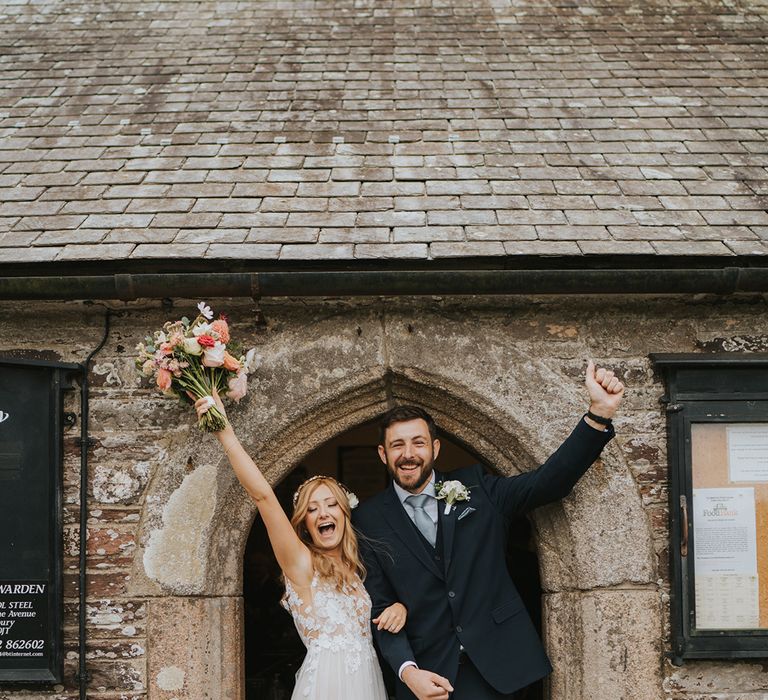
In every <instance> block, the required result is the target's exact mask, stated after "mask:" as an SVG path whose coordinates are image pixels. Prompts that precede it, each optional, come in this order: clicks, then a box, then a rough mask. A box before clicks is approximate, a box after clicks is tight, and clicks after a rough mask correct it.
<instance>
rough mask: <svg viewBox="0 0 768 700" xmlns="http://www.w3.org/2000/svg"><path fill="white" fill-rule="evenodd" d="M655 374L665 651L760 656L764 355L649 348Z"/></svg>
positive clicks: (763, 633) (765, 612)
mask: <svg viewBox="0 0 768 700" xmlns="http://www.w3.org/2000/svg"><path fill="white" fill-rule="evenodd" d="M651 358H652V360H653V361H654V363H655V365H656V367H657V368H658V369H659V370H661V372H662V373H663V375H664V379H665V383H666V387H667V395H666V396H665V398H664V401H665V403H666V406H667V429H668V446H669V450H668V452H669V482H670V535H671V542H670V564H671V571H672V590H671V594H672V595H671V608H672V610H671V612H672V636H673V640H672V647H673V649H672V657H673V660H674V661H675V662H677V663H681V662H682V661H683V660H684V659H686V658H737V657H768V356H767V355H757V354H739V353H727V354H722V355H652V356H651Z"/></svg>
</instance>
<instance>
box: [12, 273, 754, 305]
mask: <svg viewBox="0 0 768 700" xmlns="http://www.w3.org/2000/svg"><path fill="white" fill-rule="evenodd" d="M739 292H748V293H749V292H751V293H756V292H757V293H761V292H768V268H752V267H725V268H715V269H600V270H585V269H573V270H568V269H560V270H487V269H486V270H476V269H475V270H407V271H403V270H358V271H355V270H352V271H287V272H273V271H271V272H215V273H200V272H189V273H179V272H169V273H151V274H114V275H66V276H64V275H51V276H36V277H24V276H17V277H16V276H15V277H0V300H71V299H119V300H123V301H132V300H134V299H146V298H149V299H157V298H163V297H185V298H196V297H329V296H331V297H338V296H350V297H351V296H418V295H464V294H470V295H496V294H509V295H516V294H521V295H529V294H553V295H566V294H603V295H605V294H616V295H618V294H718V295H728V294H734V293H739Z"/></svg>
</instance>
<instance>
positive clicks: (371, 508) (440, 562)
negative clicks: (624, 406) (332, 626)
mask: <svg viewBox="0 0 768 700" xmlns="http://www.w3.org/2000/svg"><path fill="white" fill-rule="evenodd" d="M613 434H614V433H613V430H612V429H611V430H608V431H606V432H601V431H598V430H595V429H594V428H591V427H590V426H589V425H587V424H586V423H585V422H584V420H580V421H579V424H578V425H577V426H576V428H575V429H574V431H573V432H572V433H571V435H570V436H569V437H568V438H567V439H566V440H565V442H563V444H562V445H561V446H560V447H559V448H558V449H557V451H556V452H555V453H554V454H553V455H552V456H551V457H550V458H549V459H548V460H547V461H546V462H545V463H544V464H543V465H542V466H540V467H539V468H538V469H535V470H534V471H531V472H526V473H524V474H520V475H517V476H512V477H499V476H493V475H489V474H487V473H485V471H484V469H483V468H482V466H480V465H474V466H471V467H466V468H464V469H459V470H456V471H454V472H451V473H450V474H447V475H442V474H439V473H437V474H436V476H435V478H436V480H437V481H440V480H442V479H445V478H448V479H455V480H458V481H461V482H462V483H463V484H464V485H465V486H466V487H467V488H468V489H469V491H470V494H471V498H470V500H469V501H460V502H458V503H456V504H455V505H454V507H453V508H452V509H451V511H450V513H449V514H448V515H446V514H445V512H444V508H445V506H444V503H443V501H438V512H439V516H438V517H439V518H440V523H439V527H440V535H441V536H440V538H439V539H438V547H437V548H436V549H433V548H431V547H430V546H429V545H428V544H427V543H426V541H425V540H424V539H423V538H422V537H421V536H420V535H419V533H418V531H417V530H416V527H415V526H414V524H413V522H412V521H411V519H410V518H409V517H408V514H407V513H406V512H405V509H404V508H403V506H402V504H401V503H400V500H399V499H398V497H397V494H396V493H395V490H394V488H393V487H392V486H391V485H390V486H389V487H388V488H387V489H385V490H384V491H383V492H381V493H380V494H378V495H376V496H374V497H373V498H371V499H369V500H368V501H367V502H366V503H364V504H363V505H361V506H360V507H359V508H357V509H356V510H355V511H354V514H355V517H354V525H355V527H356V528H357V530H358V531H359V533H361V535H362V536H361V537H360V547H361V551H362V553H363V558H364V561H365V565H366V568H367V571H368V573H367V576H366V580H365V586H366V588H367V589H368V592H369V594H370V596H371V600H372V603H373V616H374V617H375V616H376V615H377V614H378V613H380V612H381V611H382V610H383V609H384V608H385V607H387V606H388V605H391V604H392V603H394V602H395V601H400V602H401V603H403V604H404V605H405V606H406V608H407V609H408V619H407V622H406V625H405V628H404V629H403V630H402V631H401V632H399V633H398V634H391V633H389V632H379V631H378V630H376V629H375V627H374V635H375V638H376V642H377V644H378V646H379V649H380V651H381V653H382V655H383V656H384V658H385V659H386V660H387V662H388V663H389V664H390V666H391V667H392V668H393V669H394V671H395V673H397V672H398V670H399V668H400V666H401V665H402V663H403V662H405V661H408V660H413V661H415V662H416V663H417V664H418V665H419V667H420V668H423V669H426V670H429V671H433V672H434V673H438V674H440V675H441V676H445V677H446V678H448V680H449V681H451V683H453V682H454V681H455V680H456V675H457V673H458V667H459V647H460V646H463V647H464V651H465V652H466V653H467V654H468V656H469V657H470V659H471V660H472V663H474V665H475V666H476V667H477V669H478V670H479V671H480V673H481V674H482V676H483V677H484V678H485V680H486V681H487V682H488V683H490V684H491V685H492V686H493V687H494V688H496V690H498V691H499V692H500V693H512V692H514V691H515V690H517V689H518V688H522V687H524V686H526V685H529V684H530V683H533V682H534V681H536V680H538V679H539V678H542V677H543V676H545V675H547V674H548V673H549V672H550V671H551V670H552V668H551V666H550V664H549V660H548V659H547V656H546V654H545V652H544V648H543V647H542V644H541V641H540V640H539V637H538V635H537V633H536V630H535V629H534V627H533V624H532V622H531V620H530V618H529V617H528V613H527V612H526V611H525V608H524V607H523V602H522V600H521V598H520V595H519V594H518V592H517V590H516V588H515V586H514V584H513V583H512V580H511V579H510V577H509V573H508V572H507V568H506V563H505V552H506V545H507V535H508V530H509V523H510V521H511V520H512V519H513V518H514V517H516V516H518V515H520V514H522V513H526V512H528V511H530V510H531V509H533V508H536V507H537V506H540V505H544V504H545V503H551V502H552V501H557V500H559V499H561V498H564V497H565V496H567V495H568V494H569V493H570V492H571V489H572V488H573V486H574V485H575V484H576V482H577V481H578V480H579V478H580V477H581V476H582V475H583V474H584V473H585V472H586V471H587V469H588V468H589V467H590V465H591V464H592V463H593V462H594V461H595V460H596V459H597V458H598V457H599V455H600V452H601V451H602V449H603V447H604V446H605V445H606V443H607V442H608V441H609V440H610V439H611V438H612V437H613ZM469 509H473V510H469ZM397 697H398V698H401V699H404V698H413V697H414V696H413V694H412V693H411V692H410V691H409V690H408V688H407V687H406V686H405V684H403V683H402V682H400V681H398V689H397Z"/></svg>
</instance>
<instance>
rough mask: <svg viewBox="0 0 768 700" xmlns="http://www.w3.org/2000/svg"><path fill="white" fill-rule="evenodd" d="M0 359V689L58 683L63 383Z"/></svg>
mask: <svg viewBox="0 0 768 700" xmlns="http://www.w3.org/2000/svg"><path fill="white" fill-rule="evenodd" d="M65 369H71V366H68V365H56V364H52V363H44V362H32V361H28V362H21V361H12V360H2V359H0V685H2V684H4V683H30V682H43V683H46V682H47V683H54V682H59V681H61V675H62V586H61V571H62V520H61V503H62V498H61V489H62V476H61V436H62V426H61V416H62V389H63V387H62V379H63V377H64V376H65V375H64V371H65Z"/></svg>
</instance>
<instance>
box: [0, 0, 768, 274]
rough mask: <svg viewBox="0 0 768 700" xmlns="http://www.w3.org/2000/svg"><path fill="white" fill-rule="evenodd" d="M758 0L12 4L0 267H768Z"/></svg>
mask: <svg viewBox="0 0 768 700" xmlns="http://www.w3.org/2000/svg"><path fill="white" fill-rule="evenodd" d="M767 35H768V4H767V3H766V2H765V0H756V1H755V2H745V1H744V0H728V1H727V2H726V1H723V2H714V1H713V0H667V1H666V2H659V1H657V0H642V1H638V0H611V1H610V2H609V1H608V0H592V1H586V0H585V1H582V0H579V1H578V2H570V1H567V0H563V1H555V0H550V1H549V2H544V1H541V0H482V1H477V0H475V1H472V0H354V1H353V0H316V1H315V0H295V1H289V0H277V1H273V0H269V1H268V0H254V1H251V2H227V1H220V2H214V1H210V2H193V1H192V0H173V1H165V2H160V1H157V2H153V1H149V0H121V1H115V2H110V1H107V0H104V1H101V2H91V1H85V0H56V1H54V0H3V2H2V4H0V44H1V45H2V50H1V51H0V54H1V55H0V66H1V67H2V70H0V262H6V263H7V262H14V261H35V262H45V261H65V260H69V261H72V260H89V259H97V260H105V259H120V258H138V259H141V258H144V259H149V258H179V259H181V258H196V259H200V258H211V259H217V258H227V259H232V258H236V259H252V260H277V261H280V260H286V261H297V260H332V259H341V260H349V259H366V260H370V259H391V258H395V259H402V260H422V259H431V260H440V259H446V258H456V257H464V256H471V257H474V256H513V257H514V256H520V255H547V256H548V255H563V256H589V255H596V254H609V255H613V254H617V255H619V254H631V255H663V256H666V255H678V254H681V255H702V256H710V255H715V256H733V255H753V254H755V255H759V254H765V253H766V252H768V246H766V242H767V241H768V213H766V211H765V210H766V201H767V199H766V195H768V169H767V168H766V166H767V165H768V142H767V140H766V135H768V110H767V109H766V107H767V105H768V55H767V54H768V51H767V50H766V36H767Z"/></svg>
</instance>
